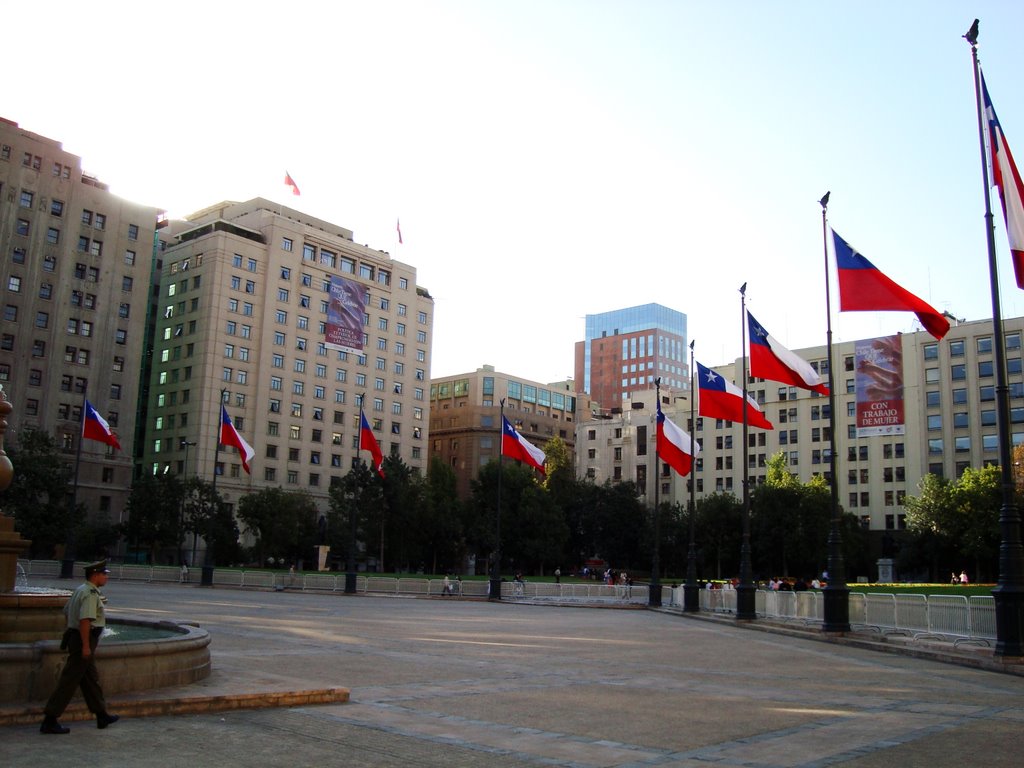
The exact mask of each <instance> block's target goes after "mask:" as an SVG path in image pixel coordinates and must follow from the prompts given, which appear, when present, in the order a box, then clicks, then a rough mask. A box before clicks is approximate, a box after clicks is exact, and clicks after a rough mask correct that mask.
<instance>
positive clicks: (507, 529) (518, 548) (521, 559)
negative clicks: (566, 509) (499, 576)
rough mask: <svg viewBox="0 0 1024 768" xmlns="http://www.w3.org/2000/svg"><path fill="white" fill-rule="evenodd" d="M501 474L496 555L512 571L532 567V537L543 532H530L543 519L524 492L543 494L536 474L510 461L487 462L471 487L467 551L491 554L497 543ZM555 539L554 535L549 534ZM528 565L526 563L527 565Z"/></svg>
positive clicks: (467, 525) (530, 496) (467, 519)
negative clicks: (499, 527) (499, 478)
mask: <svg viewBox="0 0 1024 768" xmlns="http://www.w3.org/2000/svg"><path fill="white" fill-rule="evenodd" d="M499 471H500V473H501V475H500V476H501V500H500V503H501V541H500V554H501V558H502V562H503V563H507V564H509V566H510V567H511V568H512V569H514V570H526V569H527V568H528V567H535V566H536V561H535V558H534V557H532V556H531V555H530V554H529V553H530V552H531V546H532V545H531V541H530V540H531V539H532V537H533V536H534V535H544V534H545V533H547V531H540V532H538V531H534V530H532V529H531V526H533V525H542V526H544V525H546V524H547V523H546V522H544V521H543V520H542V518H543V515H542V514H538V513H537V505H539V504H541V502H540V501H539V500H538V498H537V497H536V496H535V495H534V494H533V492H532V491H531V493H530V494H527V493H526V490H527V489H528V488H532V489H534V490H539V492H542V493H543V492H544V491H543V489H542V488H540V484H539V483H538V480H537V476H536V472H535V471H534V470H533V469H530V468H529V467H526V466H523V465H521V464H518V463H516V462H512V461H491V462H488V463H487V464H486V465H485V466H483V467H482V468H481V469H480V473H479V475H478V476H477V479H476V480H474V481H473V483H472V489H473V492H472V498H471V501H470V504H469V505H467V515H466V518H465V522H466V530H467V533H468V536H469V542H470V546H471V548H473V549H474V550H475V551H476V552H478V553H479V554H481V555H482V554H484V553H493V552H494V551H495V548H496V544H497V543H498V542H497V538H496V537H497V512H498V502H499V500H498V477H499V474H498V473H499ZM551 533H552V535H557V531H556V532H551ZM528 561H529V562H528Z"/></svg>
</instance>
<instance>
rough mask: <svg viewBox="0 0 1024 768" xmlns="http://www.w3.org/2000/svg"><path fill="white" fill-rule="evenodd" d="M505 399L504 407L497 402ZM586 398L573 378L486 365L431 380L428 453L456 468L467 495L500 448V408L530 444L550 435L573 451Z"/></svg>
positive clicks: (461, 491)
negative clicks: (545, 378) (543, 377)
mask: <svg viewBox="0 0 1024 768" xmlns="http://www.w3.org/2000/svg"><path fill="white" fill-rule="evenodd" d="M502 401H504V403H505V405H504V410H503V409H502V406H501V403H502ZM589 403H590V400H589V398H587V397H586V396H585V395H582V396H581V395H578V394H577V393H576V392H575V387H574V385H573V382H572V380H566V381H562V382H556V383H554V384H542V383H539V382H536V381H527V380H525V379H522V378H519V377H516V376H513V375H511V374H507V373H501V372H499V371H496V370H495V369H494V366H490V365H485V366H483V367H481V368H478V369H477V370H475V371H473V372H471V373H463V374H458V375H456V376H445V377H442V378H436V379H433V380H432V381H431V382H430V455H431V457H433V456H437V457H439V458H440V459H441V460H442V461H444V462H445V463H446V464H448V465H449V466H450V467H451V468H452V469H453V470H454V472H455V477H456V487H457V491H458V495H459V498H461V499H467V498H469V496H470V494H471V490H472V481H473V480H475V479H476V477H477V475H478V473H479V472H480V468H481V467H483V466H484V465H486V464H487V463H488V462H490V461H493V460H497V459H498V456H499V455H500V453H501V414H502V412H504V415H505V418H507V419H508V420H509V422H510V423H511V424H512V425H513V427H515V428H516V429H517V430H518V431H519V432H520V434H522V435H523V437H525V438H526V439H527V440H529V441H530V442H531V443H532V444H533V445H536V446H537V447H538V448H541V449H543V448H544V444H545V443H546V442H547V441H548V440H550V439H551V438H553V437H558V438H561V439H562V440H563V441H564V442H565V444H566V446H567V448H568V449H569V451H570V454H571V452H572V451H573V449H574V443H575V439H576V424H577V421H578V419H580V418H584V419H586V418H589V417H590V410H589V408H590V406H589Z"/></svg>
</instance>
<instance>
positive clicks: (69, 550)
mask: <svg viewBox="0 0 1024 768" xmlns="http://www.w3.org/2000/svg"><path fill="white" fill-rule="evenodd" d="M87 399H88V398H87V397H86V392H85V390H82V423H81V424H79V425H78V447H77V448H76V449H75V480H74V483H73V484H72V485H71V500H70V504H71V508H70V510H69V511H70V515H69V517H68V533H67V536H66V537H65V539H64V558H63V559H62V560H61V562H60V577H61V578H62V579H70V578H72V577H73V576H74V575H75V511H76V510H77V509H78V469H79V467H81V465H82V442H83V441H84V440H85V417H86V410H85V403H86V400H87Z"/></svg>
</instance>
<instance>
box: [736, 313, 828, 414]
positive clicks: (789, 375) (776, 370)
mask: <svg viewBox="0 0 1024 768" xmlns="http://www.w3.org/2000/svg"><path fill="white" fill-rule="evenodd" d="M747 331H748V334H747V341H748V346H749V347H750V375H751V376H759V377H760V378H762V379H771V380H772V381H780V382H782V383H783V384H792V385H793V386H794V387H802V388H804V389H809V390H811V391H812V392H819V393H820V394H822V395H827V394H828V387H827V386H825V385H824V384H823V383H822V381H821V376H819V375H818V372H817V371H816V370H814V369H813V368H812V367H811V364H810V363H808V362H807V361H806V360H804V359H803V358H802V357H799V356H798V355H795V354H793V353H792V352H790V351H789V350H788V349H786V348H785V347H784V346H782V345H781V344H779V342H778V341H776V340H775V338H774V337H773V336H772V335H771V334H770V333H768V331H767V330H765V327H764V326H763V325H761V324H760V323H759V322H757V320H755V319H754V316H753V315H752V314H750V313H749V312H747Z"/></svg>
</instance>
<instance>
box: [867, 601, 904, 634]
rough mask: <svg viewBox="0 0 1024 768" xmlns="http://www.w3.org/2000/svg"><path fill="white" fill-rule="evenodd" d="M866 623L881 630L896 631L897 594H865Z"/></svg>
mask: <svg viewBox="0 0 1024 768" xmlns="http://www.w3.org/2000/svg"><path fill="white" fill-rule="evenodd" d="M864 623H865V624H866V625H867V626H869V627H873V628H874V629H877V630H879V631H887V632H891V631H896V630H897V629H898V628H897V626H896V596H895V595H881V594H866V595H864Z"/></svg>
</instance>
